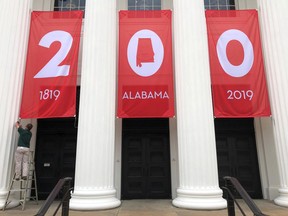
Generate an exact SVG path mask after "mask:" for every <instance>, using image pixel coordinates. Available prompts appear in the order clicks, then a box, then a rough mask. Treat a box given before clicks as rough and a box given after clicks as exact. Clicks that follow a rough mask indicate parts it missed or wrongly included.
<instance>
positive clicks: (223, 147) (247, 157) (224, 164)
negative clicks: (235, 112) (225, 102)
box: [215, 118, 263, 199]
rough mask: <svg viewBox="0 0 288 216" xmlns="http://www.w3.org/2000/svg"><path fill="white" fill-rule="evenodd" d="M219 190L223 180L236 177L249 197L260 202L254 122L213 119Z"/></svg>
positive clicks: (248, 119) (249, 120)
mask: <svg viewBox="0 0 288 216" xmlns="http://www.w3.org/2000/svg"><path fill="white" fill-rule="evenodd" d="M215 131H216V147H217V160H218V173H219V184H220V187H221V186H224V181H223V177H224V176H233V177H236V178H237V179H238V180H239V182H240V183H241V184H242V186H243V187H244V188H245V190H246V191H247V192H248V194H249V195H250V196H251V197H252V198H254V199H261V198H263V196H262V190H261V182H260V175H259V166H258V158H257V149H256V141H255V131H254V119H253V118H247V119H215Z"/></svg>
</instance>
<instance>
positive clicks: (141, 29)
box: [117, 10, 174, 118]
mask: <svg viewBox="0 0 288 216" xmlns="http://www.w3.org/2000/svg"><path fill="white" fill-rule="evenodd" d="M119 26H120V27H119V67H118V110H117V116H118V117H120V118H147V117H151V118H158V117H159V118H160V117H173V116H174V90H173V70H172V39H171V11H168V10H162V11H120V12H119Z"/></svg>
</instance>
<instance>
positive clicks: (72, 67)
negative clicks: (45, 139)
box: [20, 11, 83, 118]
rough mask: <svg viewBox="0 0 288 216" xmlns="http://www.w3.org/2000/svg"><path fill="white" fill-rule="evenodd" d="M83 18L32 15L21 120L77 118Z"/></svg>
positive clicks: (80, 14) (76, 14)
mask: <svg viewBox="0 0 288 216" xmlns="http://www.w3.org/2000/svg"><path fill="white" fill-rule="evenodd" d="M82 17H83V12H82V11H67V12H50V11H49V12H47V11H45V12H44V11H41V12H36V11H35V12H32V14H31V26H30V37H29V43H28V52H27V60H26V71H25V78H24V86H23V93H22V103H21V109H20V117H21V118H52V117H71V116H74V115H75V112H76V107H75V104H76V82H77V67H78V51H79V43H80V33H81V26H82Z"/></svg>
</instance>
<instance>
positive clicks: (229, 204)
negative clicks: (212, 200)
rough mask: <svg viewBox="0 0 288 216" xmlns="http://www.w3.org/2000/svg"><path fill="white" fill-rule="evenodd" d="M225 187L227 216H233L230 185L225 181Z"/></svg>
mask: <svg viewBox="0 0 288 216" xmlns="http://www.w3.org/2000/svg"><path fill="white" fill-rule="evenodd" d="M224 180H225V187H226V188H227V191H226V192H225V196H226V200H227V211H228V216H235V205H234V200H233V198H232V197H231V196H230V195H229V192H228V190H229V188H231V183H230V184H229V181H228V180H227V179H225V178H224Z"/></svg>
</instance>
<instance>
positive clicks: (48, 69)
mask: <svg viewBox="0 0 288 216" xmlns="http://www.w3.org/2000/svg"><path fill="white" fill-rule="evenodd" d="M55 41H59V42H60V43H61V48H60V49H59V51H58V52H57V53H56V54H55V55H54V56H53V58H52V59H51V60H50V61H49V62H48V63H47V64H46V65H45V66H44V67H43V68H42V69H41V70H40V71H39V72H38V73H37V74H36V75H35V76H34V78H50V77H58V76H68V75H69V69H70V65H62V66H59V64H60V63H61V62H62V61H63V60H64V59H65V58H66V56H67V55H68V53H69V51H70V49H71V47H72V43H73V37H72V36H71V35H70V34H69V33H68V32H65V31H51V32H49V33H47V34H46V35H44V36H43V37H42V39H41V40H40V42H39V45H40V46H42V47H46V48H49V47H50V45H51V44H52V43H53V42H55Z"/></svg>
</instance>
